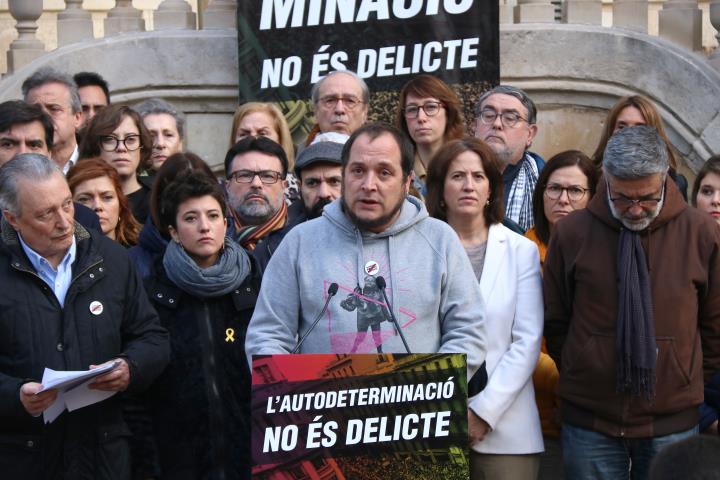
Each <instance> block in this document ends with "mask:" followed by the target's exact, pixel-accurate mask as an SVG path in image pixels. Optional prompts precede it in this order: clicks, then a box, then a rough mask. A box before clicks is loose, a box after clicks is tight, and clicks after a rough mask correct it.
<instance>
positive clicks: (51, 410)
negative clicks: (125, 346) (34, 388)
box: [36, 360, 127, 423]
mask: <svg viewBox="0 0 720 480" xmlns="http://www.w3.org/2000/svg"><path fill="white" fill-rule="evenodd" d="M121 365H125V368H127V366H126V365H127V364H125V362H124V361H122V360H116V361H114V362H110V363H106V364H105V365H103V366H100V367H98V368H95V369H92V370H86V371H69V372H57V371H55V370H52V369H49V368H46V369H45V372H44V373H43V378H42V387H43V388H42V389H41V390H39V391H38V392H37V394H36V395H38V394H41V393H42V392H45V391H48V390H57V398H56V399H55V402H53V404H52V405H50V407H48V408H47V409H46V410H45V411H44V412H43V419H44V420H45V423H50V422H52V421H54V420H55V419H56V418H57V417H58V416H60V414H61V413H62V412H63V410H65V409H66V408H67V410H68V411H69V412H72V411H73V410H77V409H78V408H82V407H86V406H88V405H92V404H93V403H97V402H101V401H103V400H105V399H107V398H110V397H111V396H113V395H114V394H115V393H116V391H107V390H96V389H90V388H89V387H88V386H89V385H90V384H91V383H92V382H93V381H94V380H95V379H96V378H97V377H99V376H101V375H103V374H105V373H108V372H110V371H112V370H114V369H115V368H118V367H120V366H121Z"/></svg>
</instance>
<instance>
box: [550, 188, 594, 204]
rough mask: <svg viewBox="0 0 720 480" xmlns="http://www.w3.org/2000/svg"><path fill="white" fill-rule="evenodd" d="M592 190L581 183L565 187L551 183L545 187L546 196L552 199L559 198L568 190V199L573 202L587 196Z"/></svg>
mask: <svg viewBox="0 0 720 480" xmlns="http://www.w3.org/2000/svg"><path fill="white" fill-rule="evenodd" d="M588 190H590V189H589V188H583V187H581V186H580V185H570V186H569V187H563V186H562V185H559V184H557V183H550V184H548V185H547V186H546V187H545V196H546V197H548V198H549V199H550V200H558V199H559V198H560V197H562V194H563V192H567V196H568V200H570V201H571V202H579V201H580V200H582V198H583V197H584V196H585V193H587V191H588Z"/></svg>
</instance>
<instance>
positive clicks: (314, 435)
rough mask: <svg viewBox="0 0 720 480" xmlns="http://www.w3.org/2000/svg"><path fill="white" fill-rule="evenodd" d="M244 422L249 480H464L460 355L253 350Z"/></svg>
mask: <svg viewBox="0 0 720 480" xmlns="http://www.w3.org/2000/svg"><path fill="white" fill-rule="evenodd" d="M251 421H252V455H253V464H254V467H253V478H257V479H266V478H267V479H270V478H280V477H279V476H278V475H281V474H282V473H284V474H286V475H290V477H287V476H284V477H283V478H346V479H372V478H396V479H403V478H408V479H410V478H412V479H417V478H453V479H455V478H466V479H467V478H469V473H468V451H467V448H468V437H467V372H466V365H465V356H464V355H461V354H384V355H383V354H379V355H374V354H372V355H367V354H364V355H359V354H358V355H344V354H343V355H339V354H338V355H331V354H327V355H317V354H312V355H273V356H256V357H254V359H253V386H252V415H251ZM323 472H325V473H328V472H333V473H334V474H335V476H334V477H332V476H330V477H326V476H325V475H323V474H322V473H323ZM382 472H387V474H383V473H382Z"/></svg>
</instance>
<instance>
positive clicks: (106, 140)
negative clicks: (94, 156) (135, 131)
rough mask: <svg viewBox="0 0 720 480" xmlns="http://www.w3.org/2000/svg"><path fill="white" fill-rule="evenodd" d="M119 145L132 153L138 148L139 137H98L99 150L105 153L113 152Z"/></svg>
mask: <svg viewBox="0 0 720 480" xmlns="http://www.w3.org/2000/svg"><path fill="white" fill-rule="evenodd" d="M121 143H122V144H123V145H124V146H125V150H127V151H128V152H134V151H135V150H137V149H138V148H140V135H128V136H127V137H125V138H117V137H115V136H113V135H105V136H102V137H100V148H102V149H103V150H105V151H106V152H114V151H115V150H117V148H118V147H119V146H120V144H121Z"/></svg>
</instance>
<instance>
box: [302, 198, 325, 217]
mask: <svg viewBox="0 0 720 480" xmlns="http://www.w3.org/2000/svg"><path fill="white" fill-rule="evenodd" d="M330 203H332V200H330V199H329V198H321V199H320V200H318V201H317V202H315V205H313V206H312V207H310V208H308V207H307V205H305V216H306V217H307V219H308V220H312V219H313V218H318V217H319V216H320V215H322V212H323V208H325V205H328V204H330Z"/></svg>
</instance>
